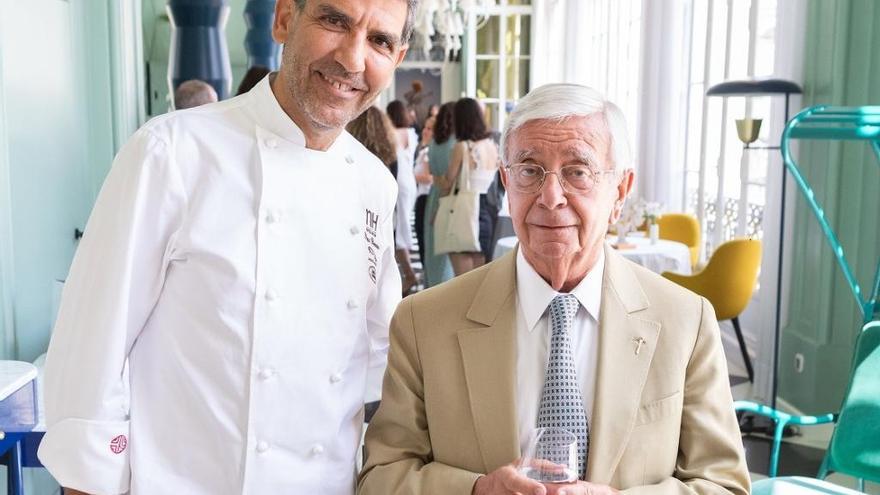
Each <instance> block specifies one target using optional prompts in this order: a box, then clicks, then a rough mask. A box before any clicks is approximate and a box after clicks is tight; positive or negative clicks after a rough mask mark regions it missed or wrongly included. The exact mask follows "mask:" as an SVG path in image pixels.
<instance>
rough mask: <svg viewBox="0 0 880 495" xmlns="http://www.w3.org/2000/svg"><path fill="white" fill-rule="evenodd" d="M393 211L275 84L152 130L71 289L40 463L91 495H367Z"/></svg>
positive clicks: (92, 235)
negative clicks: (364, 440) (319, 139)
mask: <svg viewBox="0 0 880 495" xmlns="http://www.w3.org/2000/svg"><path fill="white" fill-rule="evenodd" d="M270 77H272V76H270ZM395 200H396V185H395V182H394V178H393V177H392V176H391V174H389V173H388V170H387V169H386V168H385V166H384V165H383V164H382V163H381V162H380V161H379V160H378V159H377V158H376V157H374V156H373V155H372V154H370V153H369V152H368V151H367V150H366V149H364V148H363V146H362V145H361V144H360V143H358V142H357V141H356V140H355V139H354V138H353V137H351V136H350V135H349V134H347V133H344V132H343V133H342V134H341V135H340V136H339V137H338V138H337V139H336V141H335V142H334V143H333V144H332V146H331V147H330V148H329V149H328V150H327V151H324V152H321V151H315V150H311V149H307V148H306V147H305V138H304V135H303V133H302V131H301V130H300V129H299V128H298V127H297V126H296V125H294V124H293V122H292V121H291V120H290V118H289V117H288V116H287V114H286V113H285V112H284V111H283V109H282V108H281V107H280V105H279V104H278V102H277V100H276V99H275V97H274V95H273V93H272V90H271V88H270V85H269V78H266V79H264V80H263V81H262V82H261V83H260V84H259V85H258V86H257V87H256V88H255V89H254V90H253V91H251V92H250V93H247V94H245V95H242V96H240V97H237V98H233V99H230V100H227V101H224V102H221V103H217V104H213V105H207V106H203V107H198V108H194V109H190V110H185V111H180V112H174V113H171V114H168V115H164V116H161V117H158V118H156V119H153V120H152V121H150V122H149V123H147V124H146V125H145V126H144V127H143V128H141V129H140V130H139V131H138V132H137V133H136V134H135V135H134V136H133V137H132V138H131V140H130V141H129V142H128V143H127V144H126V145H125V146H124V147H123V148H122V149H121V150H120V152H119V155H118V156H117V157H116V160H115V162H114V164H113V167H112V169H111V171H110V174H109V175H108V177H107V180H106V182H105V184H104V187H103V189H102V191H101V194H100V196H99V198H98V200H97V203H96V205H95V208H94V211H93V212H92V215H91V218H90V220H89V223H88V226H87V228H86V233H85V237H84V238H83V239H82V244H81V245H80V246H79V250H78V252H77V254H76V257H75V259H74V262H73V266H72V268H71V271H70V275H69V278H68V280H67V284H66V286H65V289H64V297H63V302H62V306H61V309H60V314H59V317H58V321H57V324H56V327H55V331H54V335H53V337H52V342H51V344H50V347H49V352H48V358H47V362H46V372H45V397H46V419H47V426H48V431H47V433H46V436H45V437H44V439H43V441H42V445H41V446H40V451H39V456H40V459H41V460H42V462H43V463H44V464H45V465H46V467H47V468H49V470H50V472H51V473H52V474H53V476H55V478H56V479H57V480H58V481H59V482H60V483H61V484H62V485H65V486H70V487H72V488H77V489H80V490H83V491H86V492H89V493H101V494H117V493H123V492H128V491H130V493H131V494H132V495H146V494H150V495H155V494H163V493H174V494H187V495H201V494H204V495H227V494H229V495H231V494H249V495H265V494H273V493H291V494H293V493H303V494H305V493H320V494H327V495H351V494H352V493H353V491H354V476H355V472H354V471H355V455H356V450H357V446H358V442H359V440H360V433H361V428H362V422H363V419H362V418H363V416H362V414H363V413H362V411H363V404H364V401H365V400H366V401H369V400H375V399H376V398H378V390H379V388H378V387H379V385H380V384H379V383H378V380H376V381H375V383H372V384H369V383H368V379H367V376H368V369H369V370H371V371H372V373H373V376H374V377H379V378H380V377H381V373H382V370H383V369H384V366H385V356H386V353H387V348H388V324H389V321H390V318H391V315H392V312H393V311H394V308H395V307H396V305H397V303H398V302H399V300H400V290H401V288H400V277H399V275H398V272H397V265H396V263H395V261H394V253H393V249H394V238H393V231H392V221H393V212H394V203H395ZM125 369H127V370H128V376H129V378H128V379H126V374H125V373H124V370H125ZM129 404H130V406H129Z"/></svg>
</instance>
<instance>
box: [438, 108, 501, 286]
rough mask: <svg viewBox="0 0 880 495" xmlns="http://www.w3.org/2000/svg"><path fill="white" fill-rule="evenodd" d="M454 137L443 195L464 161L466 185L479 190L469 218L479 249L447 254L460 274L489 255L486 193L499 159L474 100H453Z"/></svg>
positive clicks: (490, 208) (489, 212)
mask: <svg viewBox="0 0 880 495" xmlns="http://www.w3.org/2000/svg"><path fill="white" fill-rule="evenodd" d="M455 138H456V140H457V141H458V142H457V143H456V144H455V147H454V148H453V149H452V157H451V158H450V160H449V169H448V170H447V171H446V176H445V178H444V179H443V180H442V182H441V187H442V190H443V195H446V194H449V193H450V192H452V189H453V187H455V183H456V181H457V179H458V176H459V174H460V173H461V169H462V166H464V164H465V163H466V164H467V166H468V167H470V168H469V173H470V177H471V180H470V185H469V187H470V188H471V189H472V190H475V191H476V192H479V193H480V209H479V213H478V215H477V216H475V217H474V219H473V221H474V223H477V224H479V231H480V247H481V251H476V252H472V253H450V254H449V259H450V260H451V261H452V269H453V271H454V272H455V275H461V274H462V273H465V272H468V271H470V270H473V269H474V268H477V267H479V266H482V265H483V264H485V263H486V259H487V258H490V257H491V253H489V255H486V254H485V253H486V251H488V250H489V249H490V248H491V244H492V235H493V234H494V226H495V219H494V218H493V212H494V216H495V217H497V215H498V211H497V208H495V207H493V206H492V205H490V203H489V200H488V198H487V196H486V192H487V191H488V190H489V188H490V187H491V185H492V181H493V180H494V179H495V173H496V172H497V170H498V165H499V163H500V162H499V160H498V146H497V145H496V144H495V141H494V140H493V139H492V133H491V131H490V130H489V129H488V128H487V126H486V120H485V118H484V115H483V110H482V108H480V104H479V103H478V102H477V100H474V99H473V98H462V99H460V100H458V101H457V102H456V103H455Z"/></svg>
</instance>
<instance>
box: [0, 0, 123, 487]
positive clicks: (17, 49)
mask: <svg viewBox="0 0 880 495" xmlns="http://www.w3.org/2000/svg"><path fill="white" fill-rule="evenodd" d="M113 1H118V0H105V1H96V0H69V1H59V0H27V1H19V0H0V335H2V336H3V338H2V340H0V356H2V357H3V358H13V359H20V360H24V361H31V360H33V359H34V358H36V357H37V356H38V355H40V354H42V353H43V352H45V350H46V346H47V344H48V340H49V335H50V329H51V326H52V323H53V322H52V321H51V320H52V318H51V313H52V311H51V310H52V302H53V284H54V281H55V280H63V279H64V278H65V277H66V276H67V271H68V268H69V266H70V261H71V259H72V257H73V253H74V250H75V248H76V242H75V240H74V229H75V228H80V229H82V228H83V227H84V226H85V222H86V219H87V216H88V212H89V210H90V209H91V205H92V203H93V201H94V198H95V195H96V193H97V190H98V187H99V185H100V183H101V182H102V181H103V177H104V174H105V173H106V170H107V168H108V167H109V163H110V160H111V159H112V157H113V126H112V113H111V106H112V103H111V95H110V86H111V84H110V65H111V64H110V58H109V53H110V49H109V46H110V44H109V39H108V33H109V17H108V5H110V3H109V2H113ZM0 476H2V477H5V473H3V472H2V471H0ZM25 487H26V490H27V493H30V494H35V495H48V494H54V493H57V490H58V488H57V484H55V483H54V481H53V480H52V479H51V477H50V476H49V474H48V472H46V471H45V470H27V472H26V477H25ZM0 493H5V489H4V488H0Z"/></svg>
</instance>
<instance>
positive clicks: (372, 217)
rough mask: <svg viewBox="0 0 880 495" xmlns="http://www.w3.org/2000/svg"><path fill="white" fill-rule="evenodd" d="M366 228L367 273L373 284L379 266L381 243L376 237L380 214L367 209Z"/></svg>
mask: <svg viewBox="0 0 880 495" xmlns="http://www.w3.org/2000/svg"><path fill="white" fill-rule="evenodd" d="M366 212H367V218H366V228H365V229H364V239H365V240H366V241H367V253H369V254H368V255H367V273H369V275H370V280H372V281H373V284H375V283H376V270H378V267H379V244H377V243H376V238H377V237H378V235H379V215H377V214H375V213H374V212H373V211H371V210H369V209H367V210H366Z"/></svg>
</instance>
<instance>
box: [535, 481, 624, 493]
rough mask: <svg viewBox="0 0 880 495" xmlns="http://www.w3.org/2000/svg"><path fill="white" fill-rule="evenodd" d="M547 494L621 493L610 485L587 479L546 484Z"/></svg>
mask: <svg viewBox="0 0 880 495" xmlns="http://www.w3.org/2000/svg"><path fill="white" fill-rule="evenodd" d="M544 486H546V487H547V495H610V494H614V493H620V492H619V491H617V490H615V489H614V488H611V487H610V486H608V485H597V484H595V483H588V482H586V481H578V482H577V483H558V484H546V485H544Z"/></svg>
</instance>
